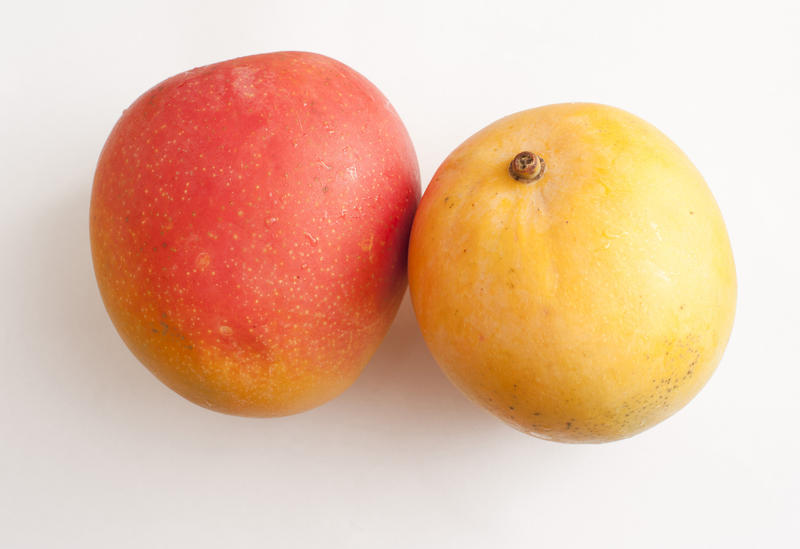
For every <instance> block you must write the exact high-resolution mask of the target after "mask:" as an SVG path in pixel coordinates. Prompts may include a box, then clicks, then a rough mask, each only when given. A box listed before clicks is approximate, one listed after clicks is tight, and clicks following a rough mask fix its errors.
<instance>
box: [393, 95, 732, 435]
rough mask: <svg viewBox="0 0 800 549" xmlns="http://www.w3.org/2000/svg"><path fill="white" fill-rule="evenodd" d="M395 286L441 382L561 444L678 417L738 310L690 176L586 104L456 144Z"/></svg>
mask: <svg viewBox="0 0 800 549" xmlns="http://www.w3.org/2000/svg"><path fill="white" fill-rule="evenodd" d="M522 152H529V153H533V154H531V155H528V156H527V157H525V158H522V159H521V160H520V159H518V161H517V163H518V165H517V167H516V168H514V167H511V166H510V165H511V164H512V161H513V160H514V159H515V157H517V155H518V154H519V153H522ZM539 161H541V165H538V164H536V162H539ZM537 166H538V167H537ZM520 170H523V171H524V170H527V171H528V172H532V171H535V172H536V174H534V177H530V176H531V173H528V174H525V173H522V172H520ZM512 172H514V173H512ZM526 177H528V179H526ZM409 284H410V289H411V296H412V299H413V304H414V309H415V312H416V315H417V319H418V321H419V323H420V326H421V329H422V333H423V335H424V337H425V339H426V341H427V343H428V346H429V348H430V350H431V352H432V353H433V355H434V356H435V358H436V359H437V361H438V363H439V364H440V366H441V367H442V369H443V370H444V371H445V373H446V374H447V375H448V377H449V378H450V379H451V380H452V381H453V382H454V383H455V384H456V385H457V386H458V387H459V388H460V389H461V390H462V391H464V393H466V394H467V395H468V396H469V397H470V398H471V399H473V400H474V401H476V402H478V403H479V404H481V405H483V406H484V407H486V408H487V409H489V410H490V411H492V412H493V413H494V414H496V415H497V416H499V417H500V418H501V419H503V420H505V421H506V422H508V423H510V424H511V425H513V426H514V427H516V428H517V429H520V430H522V431H524V432H527V433H529V434H532V435H535V436H539V437H543V438H548V439H553V440H559V441H565V442H603V441H609V440H615V439H620V438H625V437H629V436H631V435H634V434H636V433H638V432H640V431H642V430H644V429H647V428H648V427H650V426H652V425H655V424H656V423H658V422H660V421H662V420H663V419H665V418H667V417H668V416H670V415H671V414H673V413H674V412H676V411H677V410H679V409H680V408H681V407H683V406H684V405H685V404H686V403H687V402H688V401H689V400H690V399H691V398H692V397H693V396H694V395H695V394H697V392H698V391H699V390H700V389H701V388H702V387H703V385H704V384H705V383H706V381H707V380H708V379H709V377H710V376H711V374H712V372H713V371H714V369H715V367H716V365H717V363H718V362H719V360H720V358H721V356H722V353H723V350H724V348H725V345H726V343H727V341H728V337H729V335H730V332H731V328H732V324H733V317H734V311H735V303H736V275H735V270H734V263H733V257H732V253H731V247H730V244H729V240H728V235H727V232H726V229H725V225H724V223H723V220H722V217H721V214H720V211H719V209H718V207H717V204H716V202H715V200H714V198H713V196H712V194H711V192H710V190H709V188H708V186H707V185H706V183H705V181H704V180H703V178H702V176H701V175H700V173H699V172H698V171H697V169H696V168H695V167H694V166H693V165H692V163H691V162H690V161H689V159H688V158H687V157H686V155H685V154H684V153H683V152H681V150H680V149H678V147H677V146H675V144H673V143H672V142H671V141H670V140H669V139H668V138H667V137H666V136H664V135H663V134H662V133H661V132H659V131H658V130H657V129H656V128H654V127H653V126H651V125H650V124H648V123H646V122H644V121H643V120H641V119H639V118H637V117H635V116H633V115H631V114H629V113H627V112H624V111H621V110H619V109H615V108H611V107H606V106H603V105H595V104H561V105H551V106H546V107H541V108H538V109H532V110H528V111H524V112H520V113H517V114H514V115H511V116H509V117H506V118H503V119H502V120H499V121H497V122H495V123H494V124H491V125H490V126H488V127H487V128H485V129H483V130H481V131H480V132H478V133H477V134H475V135H474V136H472V137H471V138H469V139H468V140H467V141H466V142H464V143H463V144H462V145H460V146H459V147H458V148H457V149H456V150H455V151H454V152H453V153H452V154H451V155H450V156H449V157H448V158H447V159H446V160H445V161H444V163H443V164H442V165H441V167H440V168H439V170H438V171H437V172H436V174H435V175H434V177H433V180H432V181H431V183H430V185H429V187H428V188H427V190H426V192H425V194H424V196H423V198H422V201H421V202H420V207H419V210H418V212H417V216H416V218H415V221H414V226H413V230H412V236H411V243H410V250H409Z"/></svg>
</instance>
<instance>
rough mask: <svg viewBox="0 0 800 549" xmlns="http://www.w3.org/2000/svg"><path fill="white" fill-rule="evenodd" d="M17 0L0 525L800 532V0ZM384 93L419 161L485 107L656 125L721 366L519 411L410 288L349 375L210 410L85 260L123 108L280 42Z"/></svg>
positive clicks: (1, 68) (738, 540) (34, 539)
mask: <svg viewBox="0 0 800 549" xmlns="http://www.w3.org/2000/svg"><path fill="white" fill-rule="evenodd" d="M655 4H656V3H655V2H634V1H629V2H623V1H612V0H605V1H603V2H589V1H585V2H558V1H555V0H549V1H547V2H501V1H495V2H467V1H464V0H462V1H460V2H453V3H438V2H435V1H433V0H428V1H424V2H417V1H409V0H403V1H399V2H391V3H385V4H384V3H381V2H375V1H373V2H369V1H362V2H355V1H352V2H346V1H343V0H340V1H337V2H329V3H319V4H312V3H310V2H302V1H300V0H283V1H280V2H276V1H271V2H270V1H262V2H244V1H236V0H226V1H224V2H200V1H184V2H172V3H171V2H166V1H164V0H158V1H150V0H137V1H135V2H133V1H131V2H126V3H117V2H63V3H62V2H53V3H52V4H46V3H42V2H27V3H26V2H13V3H10V4H9V5H8V6H6V7H5V8H4V9H3V10H2V14H0V116H1V117H2V118H0V175H1V176H2V186H1V187H0V188H1V189H2V200H0V214H1V215H0V223H2V226H1V227H2V230H0V258H2V260H1V261H2V263H1V265H2V269H1V270H0V291H2V296H1V297H0V299H1V301H0V310H1V312H0V315H1V317H0V344H1V346H0V361H1V366H2V370H0V414H1V415H0V417H1V419H0V547H3V548H9V549H10V548H27V547H47V548H55V547H79V548H101V547H102V548H128V547H131V548H144V547H170V548H176V547H193V548H205V547H209V548H211V547H215V548H216V547H279V548H293V547H321V546H325V547H345V548H349V547H365V548H367V547H368V548H385V547H388V548H395V547H396V548H410V547H437V548H439V547H444V548H447V547H458V548H488V547H502V546H505V545H508V546H513V547H636V548H643V547H725V548H730V547H770V548H772V547H797V546H798V545H797V544H798V543H799V542H798V539H800V527H799V526H798V521H799V520H800V495H799V494H800V474H799V473H798V467H799V466H800V443H799V442H798V429H800V423H799V420H800V397H799V389H800V387H798V385H799V384H800V373H798V372H800V358H798V346H797V339H798V328H799V327H800V317H799V316H798V309H800V299H798V296H799V293H798V283H799V282H800V262H798V249H799V248H800V246H798V237H800V224H799V223H798V218H800V215H799V214H798V207H800V134H799V133H798V128H800V108H799V107H798V100H799V99H800V38H799V36H800V7H799V6H800V4H798V3H797V2H796V1H793V0H787V1H784V2H778V1H760V2H747V3H737V2H702V1H692V2H677V1H671V2H665V3H664V5H663V6H656V5H655ZM286 49H301V50H311V51H317V52H320V53H324V54H327V55H329V56H332V57H335V58H337V59H339V60H341V61H343V62H345V63H347V64H348V65H350V66H352V67H353V68H355V69H356V70H358V71H359V72H361V73H362V74H364V75H366V76H367V77H368V78H369V79H371V80H372V81H373V82H374V83H375V84H376V85H377V86H378V87H379V88H380V89H381V90H382V91H383V92H384V93H385V94H386V95H387V97H388V98H389V99H390V100H391V101H392V103H393V104H394V106H395V108H396V109H397V110H398V112H399V113H400V115H401V117H402V118H403V119H404V121H405V122H406V124H407V127H408V129H409V132H410V134H411V137H412V139H413V141H414V143H415V145H416V148H417V153H418V155H419V160H420V166H421V171H422V178H423V184H425V183H427V181H428V180H429V179H430V177H431V176H432V175H433V172H434V170H435V169H436V167H437V166H438V164H439V163H440V162H441V161H442V160H443V159H444V157H445V156H446V154H447V153H448V152H449V151H450V150H452V149H453V148H454V147H455V146H456V145H458V144H459V143H460V142H461V141H463V140H464V139H465V138H466V137H468V136H469V135H471V134H472V133H473V132H475V131H477V130H478V129H480V128H482V127H483V126H485V125H486V124H488V123H490V122H492V121H493V120H495V119H497V118H499V117H501V116H504V115H506V114H510V113H512V112H515V111H518V110H522V109H525V108H530V107H534V106H538V105H543V104H547V103H553V102H563V101H575V100H586V101H597V102H603V103H608V104H612V105H616V106H619V107H622V108H625V109H626V110H629V111H631V112H633V113H635V114H637V115H639V116H641V117H643V118H645V119H646V120H648V121H650V122H652V123H653V124H655V125H656V126H658V127H659V128H661V129H662V130H663V131H664V132H665V133H666V134H667V135H669V136H670V137H671V138H672V139H673V140H674V141H675V142H676V143H678V144H679V145H680V146H681V147H682V148H683V149H684V150H685V151H686V152H687V154H688V155H689V156H690V158H692V160H693V161H694V162H695V164H696V165H697V166H698V167H699V168H700V170H701V171H702V172H703V173H704V175H705V176H706V179H707V181H708V182H709V185H710V186H711V189H712V191H713V192H714V194H715V196H716V198H717V200H718V202H719V204H720V207H721V209H722V211H723V214H724V216H725V219H726V222H727V224H728V229H729V232H730V236H731V240H732V243H733V248H734V254H735V258H736V262H737V269H738V275H739V305H738V312H737V318H736V326H735V328H734V332H733V336H732V339H731V342H730V344H729V346H728V349H727V352H726V354H725V357H724V358H723V360H722V363H721V365H720V367H719V369H718V370H717V373H716V374H715V375H714V377H713V378H712V380H711V381H710V382H709V384H708V385H707V386H706V388H705V389H704V390H703V391H702V393H701V394H700V395H699V396H698V397H697V398H696V399H695V400H694V401H693V402H692V403H691V404H690V405H689V406H688V407H686V408H685V409H684V410H683V411H681V412H680V413H678V414H677V415H676V416H674V417H673V418H672V419H670V420H668V421H667V422H665V423H663V424H661V425H659V426H657V427H656V428H654V429H652V430H650V431H647V432H645V433H644V434H641V435H639V436H637V437H635V438H633V439H630V440H626V441H622V442H617V443H613V444H606V445H600V446H571V445H560V444H556V443H549V442H545V441H541V440H537V439H533V438H530V437H527V436H524V435H522V434H520V433H518V432H516V431H514V430H512V429H510V428H509V427H507V426H505V425H504V424H502V423H500V422H499V421H498V420H496V419H494V418H493V417H492V416H490V415H489V414H487V413H485V412H484V411H482V410H481V409H479V408H477V407H476V406H474V405H473V404H471V403H470V402H468V401H467V400H466V399H465V398H463V397H462V396H461V395H460V393H458V392H457V391H456V390H455V389H454V388H453V387H452V386H451V385H450V384H449V383H448V382H447V380H446V379H445V378H444V377H443V375H442V374H441V373H440V372H439V370H438V368H437V367H436V365H435V363H434V362H433V360H432V358H431V357H430V355H429V354H428V352H427V350H426V348H425V346H424V343H423V341H422V339H421V337H420V335H419V332H418V330H417V327H416V324H415V320H414V317H413V312H412V311H411V308H410V306H409V304H408V301H407V300H406V302H405V303H404V305H403V307H402V309H401V311H400V313H399V315H398V318H397V320H396V322H395V324H394V326H393V328H392V329H391V332H390V333H389V335H388V337H387V338H386V340H385V341H384V343H383V346H382V347H381V348H380V350H379V351H378V353H377V354H376V356H375V357H374V359H373V360H372V362H371V363H370V364H369V366H368V367H367V369H366V370H365V372H364V374H363V375H362V377H361V378H360V379H359V380H358V381H357V382H356V384H355V385H354V386H353V387H352V388H351V389H350V390H349V391H347V392H346V393H345V394H344V395H343V396H341V397H340V398H338V399H337V400H335V401H333V402H331V403H329V404H327V405H325V406H322V407H321V408H318V409H316V410H314V411H311V412H308V413H305V414H301V415H298V416H294V417H288V418H282V419H272V420H253V419H243V418H236V417H227V416H223V415H219V414H215V413H212V412H209V411H206V410H204V409H201V408H199V407H196V406H194V405H191V404H189V403H188V402H186V401H184V400H183V399H181V398H180V397H178V396H176V395H175V394H173V393H172V392H170V391H169V390H168V389H166V388H165V387H164V386H162V385H161V384H160V383H159V382H158V381H156V379H155V378H154V377H153V376H152V375H151V374H150V373H148V372H147V371H146V370H145V369H144V368H143V367H142V366H140V365H139V364H138V363H137V361H136V360H135V359H134V358H133V356H132V355H131V354H130V353H129V352H128V351H127V349H126V348H125V346H124V345H123V344H122V342H121V340H120V339H119V337H118V336H117V335H116V333H115V331H114V329H113V327H112V325H111V323H110V322H109V320H108V318H107V316H106V313H105V310H104V309H103V306H102V303H101V301H100V298H99V294H98V292H97V289H96V286H95V283H94V278H93V274H92V269H91V261H90V254H89V238H88V206H89V193H90V188H91V182H92V176H93V171H94V166H95V162H96V160H97V157H98V154H99V152H100V149H101V147H102V145H103V142H104V140H105V138H106V136H107V135H108V132H109V131H110V129H111V127H112V125H113V124H114V122H115V121H116V119H117V117H118V116H119V115H120V114H121V112H122V109H123V108H125V107H126V106H127V105H129V104H130V103H131V102H132V101H133V100H134V99H135V98H136V97H137V96H138V95H139V94H140V93H142V92H143V91H144V90H145V89H147V88H149V87H150V86H152V85H153V84H155V83H157V82H159V81H160V80H162V79H164V78H166V77H168V76H170V75H172V74H175V73H177V72H181V71H183V70H186V69H189V68H192V67H194V66H199V65H205V64H208V63H211V62H215V61H220V60H223V59H227V58H232V57H237V56H241V55H246V54H252V53H261V52H268V51H274V50H286Z"/></svg>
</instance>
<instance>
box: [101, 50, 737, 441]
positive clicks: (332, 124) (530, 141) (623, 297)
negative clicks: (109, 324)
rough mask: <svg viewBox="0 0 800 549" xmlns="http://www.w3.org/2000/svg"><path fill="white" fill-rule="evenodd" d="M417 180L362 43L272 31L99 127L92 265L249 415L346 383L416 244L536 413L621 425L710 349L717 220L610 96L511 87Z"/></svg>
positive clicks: (437, 324) (374, 341)
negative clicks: (485, 119)
mask: <svg viewBox="0 0 800 549" xmlns="http://www.w3.org/2000/svg"><path fill="white" fill-rule="evenodd" d="M518 153H525V154H518ZM419 193H420V183H419V172H418V167H417V161H416V157H415V154H414V150H413V147H412V145H411V141H410V139H409V138H408V135H407V133H406V131H405V128H404V127H403V125H402V123H401V121H400V119H399V118H398V116H397V114H396V113H395V112H394V110H393V109H392V108H391V106H390V105H389V103H388V102H387V101H386V99H385V98H384V97H383V96H382V95H381V93H380V92H379V91H378V90H377V89H376V88H375V87H374V86H373V85H372V84H370V83H369V82H368V81H367V80H366V79H364V78H363V77H362V76H361V75H359V74H357V73H355V72H354V71H352V70H351V69H349V68H348V67H346V66H344V65H342V64H340V63H338V62H336V61H334V60H332V59H329V58H326V57H323V56H319V55H315V54H308V53H298V52H283V53H274V54H268V55H260V56H252V57H245V58H240V59H235V60H231V61H227V62H223V63H219V64H216V65H210V66H208V67H203V68H199V69H195V70H193V71H189V72H187V73H183V74H180V75H177V76H175V77H172V78H170V79H168V80H166V81H164V82H163V83H162V84H160V85H158V86H156V87H155V88H153V89H151V90H149V91H148V92H146V93H145V94H144V95H142V96H141V97H140V98H139V99H138V100H137V101H136V102H135V103H134V104H133V105H132V106H131V108H130V109H128V110H127V111H125V113H124V114H123V116H122V118H121V119H120V121H119V122H118V123H117V125H116V126H115V128H114V129H113V131H112V133H111V135H110V136H109V138H108V141H107V143H106V145H105V147H104V149H103V152H102V154H101V157H100V160H99V163H98V168H97V173H96V176H95V182H94V187H93V192H92V205H91V237H92V254H93V260H94V265H95V272H96V276H97V280H98V285H99V287H100V291H101V294H102V296H103V300H104V303H105V305H106V308H107V310H108V312H109V315H110V316H111V319H112V321H113V322H114V324H115V326H116V328H117V330H118V331H119V333H120V335H121V336H122V338H123V339H124V341H125V342H126V344H127V345H128V347H129V348H130V349H131V350H132V351H133V352H134V354H135V355H136V356H137V357H138V358H139V359H140V360H141V361H142V362H143V363H144V364H145V365H146V366H147V367H148V368H149V369H150V370H151V371H152V372H153V373H154V374H155V375H156V376H158V377H159V379H161V380H162V381H163V382H164V383H166V384H167V385H168V386H170V387H171V388H173V389H174V390H176V391H177V392H178V393H180V394H181V395H183V396H185V397H186V398H188V399H189V400H192V401H193V402H196V403H198V404H200V405H203V406H206V407H208V408H211V409H214V410H217V411H221V412H226V413H232V414H239V415H250V416H274V415H285V414H291V413H296V412H300V411H303V410H306V409H309V408H312V407H314V406H317V405H319V404H321V403H323V402H325V401H327V400H330V399H331V398H333V397H335V396H336V395H338V394H339V393H341V392H342V391H343V390H344V389H346V388H347V387H348V386H349V385H350V384H351V383H352V382H353V381H354V380H355V378H356V377H357V376H358V374H359V373H360V371H361V369H362V368H363V366H364V365H365V364H366V362H367V361H368V360H369V357H370V356H371V354H372V353H373V351H374V350H375V348H376V347H377V346H378V344H379V343H380V341H381V339H382V338H383V336H384V335H385V333H386V331H387V330H388V328H389V325H390V323H391V321H392V319H393V318H394V315H395V313H396V311H397V307H398V305H399V303H400V300H401V299H402V295H403V293H404V291H405V286H406V258H407V257H408V258H409V275H410V286H411V294H412V299H413V303H414V308H415V311H416V314H417V317H418V319H419V322H420V326H421V328H422V332H423V335H424V336H425V339H426V341H427V343H428V345H429V347H430V348H431V351H432V352H433V354H434V356H435V357H436V359H437V361H438V362H439V363H440V365H441V366H442V367H443V369H444V370H445V372H446V373H447V374H448V376H449V377H450V378H451V379H452V380H453V381H454V382H455V383H456V384H457V385H458V386H459V387H460V388H461V389H462V390H463V391H464V392H465V393H466V394H467V395H469V396H470V397H471V398H473V399H474V400H476V401H478V402H479V403H481V404H483V405H484V406H486V407H487V408H489V409H490V410H492V411H493V412H494V413H496V414H497V415H498V416H500V417H501V418H503V419H505V420H506V421H508V422H509V423H511V424H512V425H514V426H516V427H518V428H520V429H522V430H524V431H527V432H530V433H531V434H535V435H538V436H544V437H548V438H554V439H558V440H568V441H602V440H613V439H616V438H622V437H625V436H630V435H632V434H634V433H636V432H638V431H640V430H642V429H643V428H646V427H648V426H650V425H652V424H654V423H656V422H658V421H660V420H661V419H663V418H665V417H666V416H668V415H670V414H671V413H673V412H674V411H676V410H677V409H679V408H680V407H681V406H683V405H684V404H685V403H686V402H687V401H688V400H689V399H690V398H691V397H692V396H693V395H694V394H695V393H696V392H697V391H698V390H699V389H700V388H701V387H702V385H703V383H704V382H705V381H706V380H707V378H708V376H709V375H710V374H711V372H712V371H713V369H714V367H715V365H716V363H717V362H718V361H719V358H720V355H721V353H722V350H723V348H724V346H725V343H726V341H727V337H728V335H729V332H730V328H731V323H732V319H733V308H734V303H735V275H734V270H733V263H732V258H731V253H730V246H729V244H728V240H727V234H726V232H725V228H724V225H723V223H722V219H721V216H720V214H719V211H718V210H717V207H716V204H715V203H714V200H713V197H712V196H711V194H710V192H709V191H708V188H707V187H706V185H705V183H704V182H703V180H702V178H701V177H700V175H699V173H697V171H696V170H695V169H694V167H693V166H692V165H691V163H690V162H689V161H688V160H687V159H686V157H685V156H684V155H683V154H682V153H681V152H680V151H679V150H678V149H677V148H676V147H675V146H674V145H673V144H672V143H671V142H670V141H669V140H668V139H667V138H666V137H664V136H663V135H662V134H661V133H659V132H658V131H657V130H655V129H654V128H652V126H649V125H647V124H646V123H644V122H642V121H640V120H638V119H636V118H635V117H633V116H631V115H629V114H627V113H624V112H623V111H619V110H616V109H611V108H608V107H602V106H598V105H585V104H584V105H581V104H572V105H556V106H551V107H544V108H540V109H534V110H531V111H526V112H524V113H519V114H517V115H513V116H511V117H508V118H506V119H503V120H501V121H499V122H497V123H495V124H493V125H492V126H490V127H488V128H486V129H485V130H483V131H481V132H479V133H478V134H476V135H475V136H473V137H472V138H470V139H469V140H468V141H467V142H465V143H464V144H463V145H461V146H460V147H459V148H458V149H456V151H454V152H453V153H452V154H451V155H450V157H448V159H447V160H446V161H445V162H444V164H443V165H442V166H441V167H440V169H439V170H438V171H437V173H436V175H435V176H434V178H433V180H432V182H431V184H430V186H429V188H428V190H427V191H426V193H425V196H424V197H423V198H422V202H421V203H420V208H419V211H417V212H416V218H415V210H416V207H417V202H418V200H419ZM412 222H413V225H414V226H413V232H412V233H411V243H410V248H409V232H410V231H411V227H412ZM407 253H408V255H407Z"/></svg>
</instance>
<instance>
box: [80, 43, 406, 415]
mask: <svg viewBox="0 0 800 549" xmlns="http://www.w3.org/2000/svg"><path fill="white" fill-rule="evenodd" d="M419 195H420V183H419V170H418V166H417V160H416V156H415V154H414V149H413V146H412V144H411V141H410V139H409V137H408V134H407V132H406V130H405V128H404V127H403V124H402V122H401V121H400V119H399V117H398V116H397V114H396V113H395V111H394V110H393V109H392V107H391V105H390V104H389V103H388V101H387V100H386V98H384V97H383V95H381V93H380V92H379V91H378V90H377V89H376V88H375V87H374V86H373V85H372V84H371V83H370V82H369V81H367V80H366V79H365V78H364V77H362V76H361V75H359V74H358V73H356V72H355V71H353V70H352V69H350V68H348V67H347V66H345V65H343V64H341V63H339V62H337V61H334V60H333V59H329V58H327V57H323V56H321V55H316V54H311V53H301V52H281V53H273V54H266V55H255V56H251V57H243V58H240V59H234V60H230V61H225V62H223V63H218V64H215V65H209V66H207V67H202V68H198V69H194V70H192V71H189V72H186V73H182V74H179V75H177V76H174V77H172V78H169V79H167V80H165V81H164V82H162V83H161V84H159V85H158V86H156V87H154V88H153V89H151V90H149V91H147V92H146V93H145V94H144V95H142V96H141V97H140V98H139V99H137V100H136V102H134V104H133V105H132V106H131V107H130V108H129V109H127V110H126V111H125V112H124V113H123V115H122V118H120V120H119V122H118V123H117V125H116V126H115V127H114V129H113V130H112V132H111V135H110V136H109V138H108V141H107V142H106V144H105V147H104V148H103V152H102V154H101V156H100V160H99V162H98V166H97V172H96V174H95V180H94V187H93V190H92V204H91V226H90V231H91V240H92V257H93V260H94V267H95V274H96V276H97V281H98V286H99V288H100V292H101V294H102V296H103V300H104V303H105V305H106V308H107V310H108V312H109V315H110V316H111V319H112V321H113V322H114V324H115V326H116V328H117V330H118V331H119V333H120V335H121V336H122V338H123V339H124V340H125V342H126V344H127V345H128V347H130V349H131V350H132V351H133V352H134V354H135V355H136V356H137V357H138V358H139V359H140V360H141V361H142V362H143V363H144V364H145V365H146V366H147V367H148V368H149V369H150V370H151V371H152V372H153V373H154V374H155V375H156V376H158V377H159V378H160V379H161V380H162V381H163V382H164V383H166V384H167V385H168V386H170V387H171V388H173V389H174V390H176V391H177V392H179V393H180V394H181V395H183V396H185V397H186V398H188V399H189V400H191V401H193V402H196V403H198V404H200V405H203V406H206V407H208V408H211V409H213V410H217V411H221V412H226V413H232V414H238V415H249V416H274V415H286V414H291V413H296V412H300V411H303V410H307V409H309V408H312V407H314V406H317V405H319V404H322V403H323V402H325V401H327V400H329V399H331V398H333V397H334V396H336V395H337V394H339V393H340V392H341V391H343V390H344V389H345V388H347V387H348V386H349V385H350V384H351V383H352V382H353V381H354V380H355V378H356V377H357V376H358V374H359V373H360V371H361V369H362V368H363V366H364V364H365V363H366V362H367V361H368V360H369V357H370V356H371V355H372V353H373V351H374V350H375V348H376V347H377V346H378V344H379V343H380V341H381V339H382V338H383V336H384V335H385V334H386V331H387V330H388V328H389V325H390V324H391V321H392V319H393V318H394V315H395V313H396V312H397V307H398V305H399V303H400V300H401V298H402V295H403V293H404V291H405V287H406V252H407V245H408V236H409V231H410V228H411V222H412V219H413V216H414V212H415V209H416V205H417V202H418V201H419Z"/></svg>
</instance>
